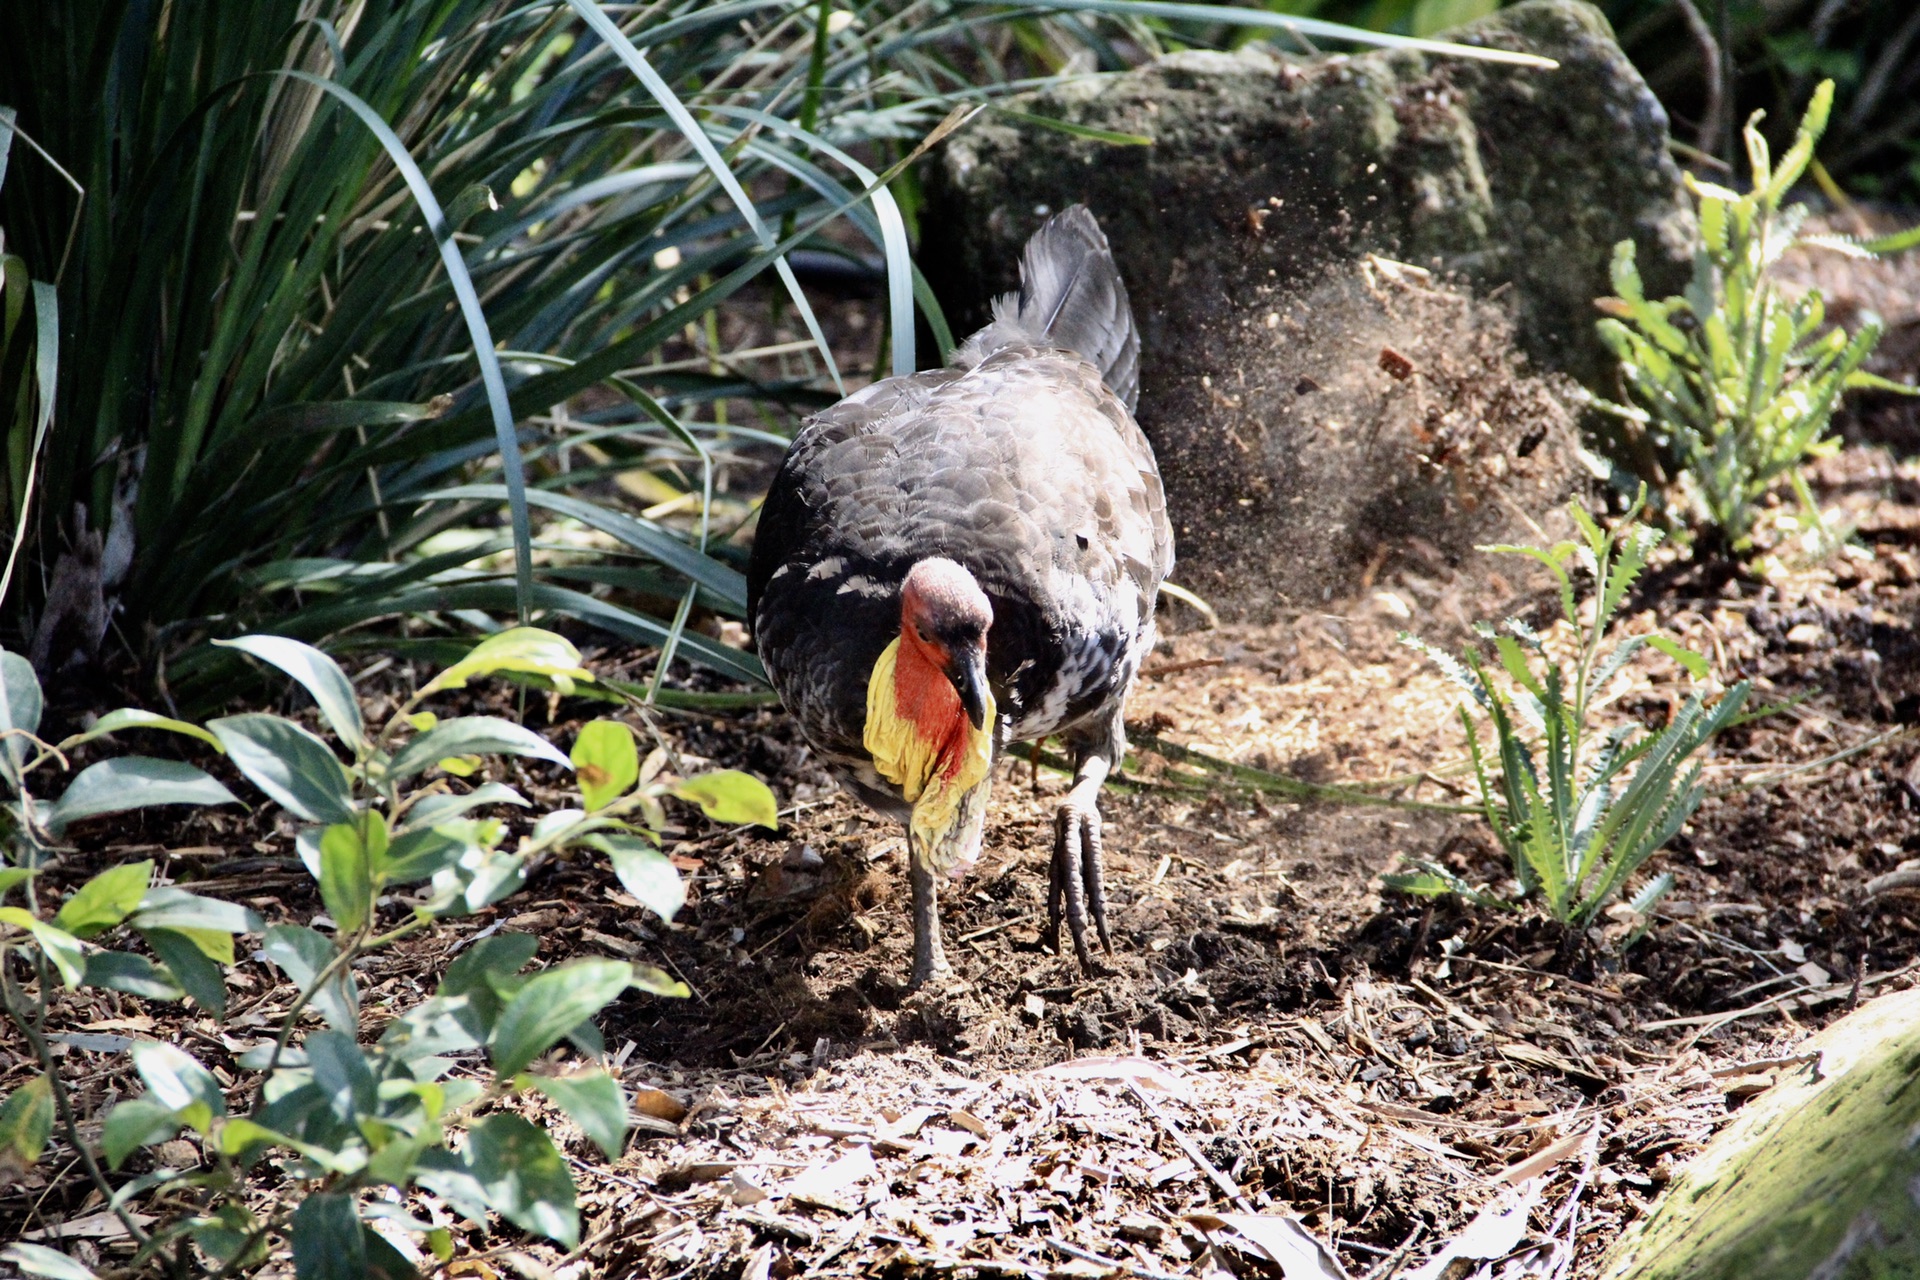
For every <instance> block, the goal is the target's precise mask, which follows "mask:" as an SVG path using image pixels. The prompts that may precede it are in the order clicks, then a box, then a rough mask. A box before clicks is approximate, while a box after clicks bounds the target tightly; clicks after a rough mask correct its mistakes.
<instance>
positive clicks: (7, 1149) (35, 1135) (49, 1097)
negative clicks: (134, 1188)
mask: <svg viewBox="0 0 1920 1280" xmlns="http://www.w3.org/2000/svg"><path fill="white" fill-rule="evenodd" d="M556 1100H557V1099H556ZM620 1123H621V1126H622V1131H623V1132H624V1129H625V1125H626V1117H625V1115H624V1113H623V1114H622V1116H621V1121H620ZM580 1127H581V1128H582V1129H585V1128H586V1125H585V1124H582V1125H581V1126H580ZM52 1134H53V1081H52V1080H51V1079H49V1078H48V1077H46V1076H44V1075H38V1076H35V1077H33V1079H31V1080H29V1081H27V1082H26V1083H25V1084H23V1085H21V1086H20V1087H19V1088H18V1089H15V1090H14V1091H13V1092H12V1093H10V1094H8V1095H7V1100H6V1101H5V1102H3V1103H0V1155H4V1156H8V1157H11V1158H12V1159H13V1160H14V1161H16V1162H17V1163H18V1164H20V1165H30V1164H32V1163H33V1162H34V1161H36V1160H38V1159H39V1158H40V1153H41V1152H42V1151H45V1150H46V1149H47V1139H48V1138H49V1137H51V1136H52ZM588 1136H589V1137H591V1136H592V1134H591V1132H589V1134H588ZM618 1154H619V1153H618V1152H617V1151H616V1152H615V1153H614V1155H618ZM607 1158H608V1159H610V1160H611V1159H613V1158H614V1157H613V1156H609V1157H607Z"/></svg>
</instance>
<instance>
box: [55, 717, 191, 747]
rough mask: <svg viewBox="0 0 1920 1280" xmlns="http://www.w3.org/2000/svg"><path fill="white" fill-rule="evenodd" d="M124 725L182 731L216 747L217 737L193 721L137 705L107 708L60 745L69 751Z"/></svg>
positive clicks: (130, 727)
mask: <svg viewBox="0 0 1920 1280" xmlns="http://www.w3.org/2000/svg"><path fill="white" fill-rule="evenodd" d="M126 729H163V730H165V731H166V732H168V733H178V734H184V735H185V736H187V737H189V738H198V739H199V740H200V741H202V742H204V743H206V744H207V745H208V746H210V747H212V748H214V749H215V750H220V749H221V747H220V739H218V738H216V737H214V736H213V735H212V734H211V733H208V732H207V731H206V730H205V729H202V728H201V727H200V726H199V725H197V724H192V723H189V722H188V721H185V720H175V719H173V718H172V717H170V716H163V715H158V714H156V713H154V712H152V711H141V710H140V709H139V708H137V707H121V708H120V709H119V710H118V711H109V712H107V714H105V715H103V716H101V717H100V718H99V719H98V720H96V721H94V722H93V726H92V727H91V728H89V729H88V730H87V731H86V732H84V733H76V734H74V735H73V736H72V737H71V738H67V739H64V740H62V742H61V743H60V749H61V750H62V751H70V750H72V749H73V748H74V747H77V746H79V745H80V744H81V743H83V742H92V741H93V740H94V739H95V738H104V737H106V736H107V735H108V734H113V733H120V732H122V731H123V730H126Z"/></svg>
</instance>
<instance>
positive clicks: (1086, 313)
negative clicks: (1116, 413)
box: [954, 204, 1140, 410]
mask: <svg viewBox="0 0 1920 1280" xmlns="http://www.w3.org/2000/svg"><path fill="white" fill-rule="evenodd" d="M1010 342H1037V343H1044V344H1046V345H1049V346H1055V347H1062V348H1065V349H1067V350H1069V351H1074V352H1078V353H1079V354H1080V355H1082V356H1084V357H1085V358H1086V359H1087V360H1088V361H1090V362H1091V363H1092V364H1093V365H1094V366H1095V367H1096V368H1098V369H1099V370H1100V376H1101V377H1102V379H1104V380H1105V382H1106V384H1107V386H1108V387H1109V388H1110V389H1111V390H1112V391H1113V393H1114V394H1115V395H1117V396H1119V397H1120V399H1121V400H1122V401H1123V402H1124V403H1125V404H1126V406H1127V408H1128V409H1129V410H1132V408H1133V407H1134V402H1135V401H1136V400H1137V399H1138V398H1139V393H1140V334H1139V331H1138V330H1136V329H1135V328H1134V324H1133V309H1132V307H1131V306H1129V305H1128V302H1127V286H1126V284H1125V283H1124V282H1123V281H1122V280H1121V279H1120V270H1119V268H1118V267H1117V266H1116V265H1115V264H1114V261H1113V252H1112V250H1110V249H1109V248H1108V247H1107V237H1106V236H1105V235H1104V234H1103V233H1102V232H1101V230H1100V224H1099V223H1098V222H1097V221H1095V220H1094V216H1093V214H1092V213H1090V212H1089V211H1088V210H1087V207H1086V206H1085V205H1080V204H1076V205H1073V206H1071V207H1069V208H1066V209H1063V210H1061V211H1060V212H1059V213H1058V214H1056V215H1055V216H1054V217H1053V218H1052V219H1051V220H1049V221H1048V222H1047V224H1046V225H1045V226H1043V227H1041V228H1040V230H1038V231H1036V232H1034V234H1033V238H1032V239H1031V240H1028V241H1027V247H1026V250H1025V251H1024V252H1023V253H1022V254H1021V255H1020V292H1019V293H1018V294H1007V295H1005V296H1003V297H1001V298H997V299H995V301H994V304H993V323H992V324H990V325H988V326H987V327H986V328H984V329H982V330H981V331H980V332H979V333H976V334H974V335H973V337H971V338H969V339H968V340H967V342H966V343H965V345H964V346H962V347H961V348H960V349H959V350H957V351H956V352H955V353H954V354H955V360H956V362H958V363H961V364H973V363H976V362H977V361H979V360H981V359H984V358H985V357H986V356H987V355H989V354H990V353H992V352H993V351H995V350H997V349H999V348H1000V347H1003V346H1005V345H1007V344H1008V343H1010Z"/></svg>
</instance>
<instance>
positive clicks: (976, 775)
mask: <svg viewBox="0 0 1920 1280" xmlns="http://www.w3.org/2000/svg"><path fill="white" fill-rule="evenodd" d="M899 656H900V641H899V639H898V638H897V637H896V638H895V639H894V641H893V642H892V643H891V644H889V645H888V646H887V647H886V649H885V650H883V651H882V652H881V654H880V658H879V661H877V662H875V663H874V664H873V674H872V675H871V676H869V677H868V679H867V728H866V733H865V735H864V741H865V745H866V748H867V754H868V755H870V756H872V757H873V767H874V768H875V769H876V770H877V771H878V772H879V774H880V776H881V777H883V778H885V779H886V780H887V781H889V782H891V783H893V785H895V786H896V787H899V788H900V794H901V795H902V796H903V797H904V798H905V799H906V801H907V803H908V804H911V805H912V806H913V819H912V821H911V823H910V824H909V825H910V827H911V829H912V831H913V838H914V845H915V847H916V849H917V850H918V851H919V852H920V853H921V855H922V856H923V857H925V858H926V859H927V860H928V861H929V862H930V863H931V864H932V865H933V866H934V867H935V869H936V870H949V869H951V867H952V865H953V864H954V863H955V862H957V861H958V860H959V859H960V858H961V857H963V856H965V855H966V854H968V853H969V852H970V851H968V850H965V849H961V848H955V847H954V844H953V841H952V839H951V837H952V836H954V835H955V834H956V832H955V827H956V826H957V825H958V824H959V822H960V819H961V806H962V803H963V802H964V801H965V799H966V798H967V795H968V793H970V792H971V791H972V790H973V789H974V788H975V787H977V786H979V785H980V784H981V783H982V782H984V781H986V778H987V774H988V772H989V771H990V769H991V768H992V765H993V717H994V711H995V708H994V704H993V695H992V694H991V693H989V694H988V695H987V714H986V718H985V720H984V722H983V723H982V725H981V727H980V728H978V729H976V728H974V727H973V724H972V722H971V721H963V723H964V724H965V726H966V734H965V736H964V738H963V743H964V745H963V747H962V749H961V756H960V760H959V761H958V764H957V767H955V762H953V761H951V760H948V759H946V758H944V757H943V749H944V748H945V747H946V746H947V740H946V738H945V735H940V736H937V737H934V738H932V739H931V740H930V739H929V738H928V737H927V736H926V735H925V734H924V733H923V731H922V730H921V728H920V726H919V725H917V724H915V723H914V722H913V721H912V720H909V719H908V718H907V717H906V716H904V715H902V714H901V713H900V708H899V703H898V699H897V698H896V695H895V688H896V685H895V668H896V664H897V663H898V661H899Z"/></svg>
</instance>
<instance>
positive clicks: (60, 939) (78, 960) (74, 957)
mask: <svg viewBox="0 0 1920 1280" xmlns="http://www.w3.org/2000/svg"><path fill="white" fill-rule="evenodd" d="M0 924H10V925H15V926H17V927H19V928H22V929H25V930H26V931H27V932H28V933H31V934H32V935H33V940H34V941H35V942H37V943H39V944H40V950H42V951H44V952H45V953H46V955H47V959H49V960H51V961H53V967H54V968H56V969H58V970H59V971H60V980H61V981H62V982H64V983H65V984H66V987H67V990H69V991H72V990H74V989H75V988H76V987H78V986H79V985H80V983H81V981H82V980H83V978H84V976H85V973H86V967H87V953H86V948H84V947H82V946H81V945H80V939H78V938H76V937H74V936H73V935H72V934H70V933H68V932H67V931H66V930H65V929H62V928H59V927H57V926H55V925H51V924H48V923H47V922H46V921H45V920H41V919H39V918H38V917H37V916H35V915H33V914H32V913H31V912H28V911H23V910H21V909H20V908H19V907H0Z"/></svg>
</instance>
